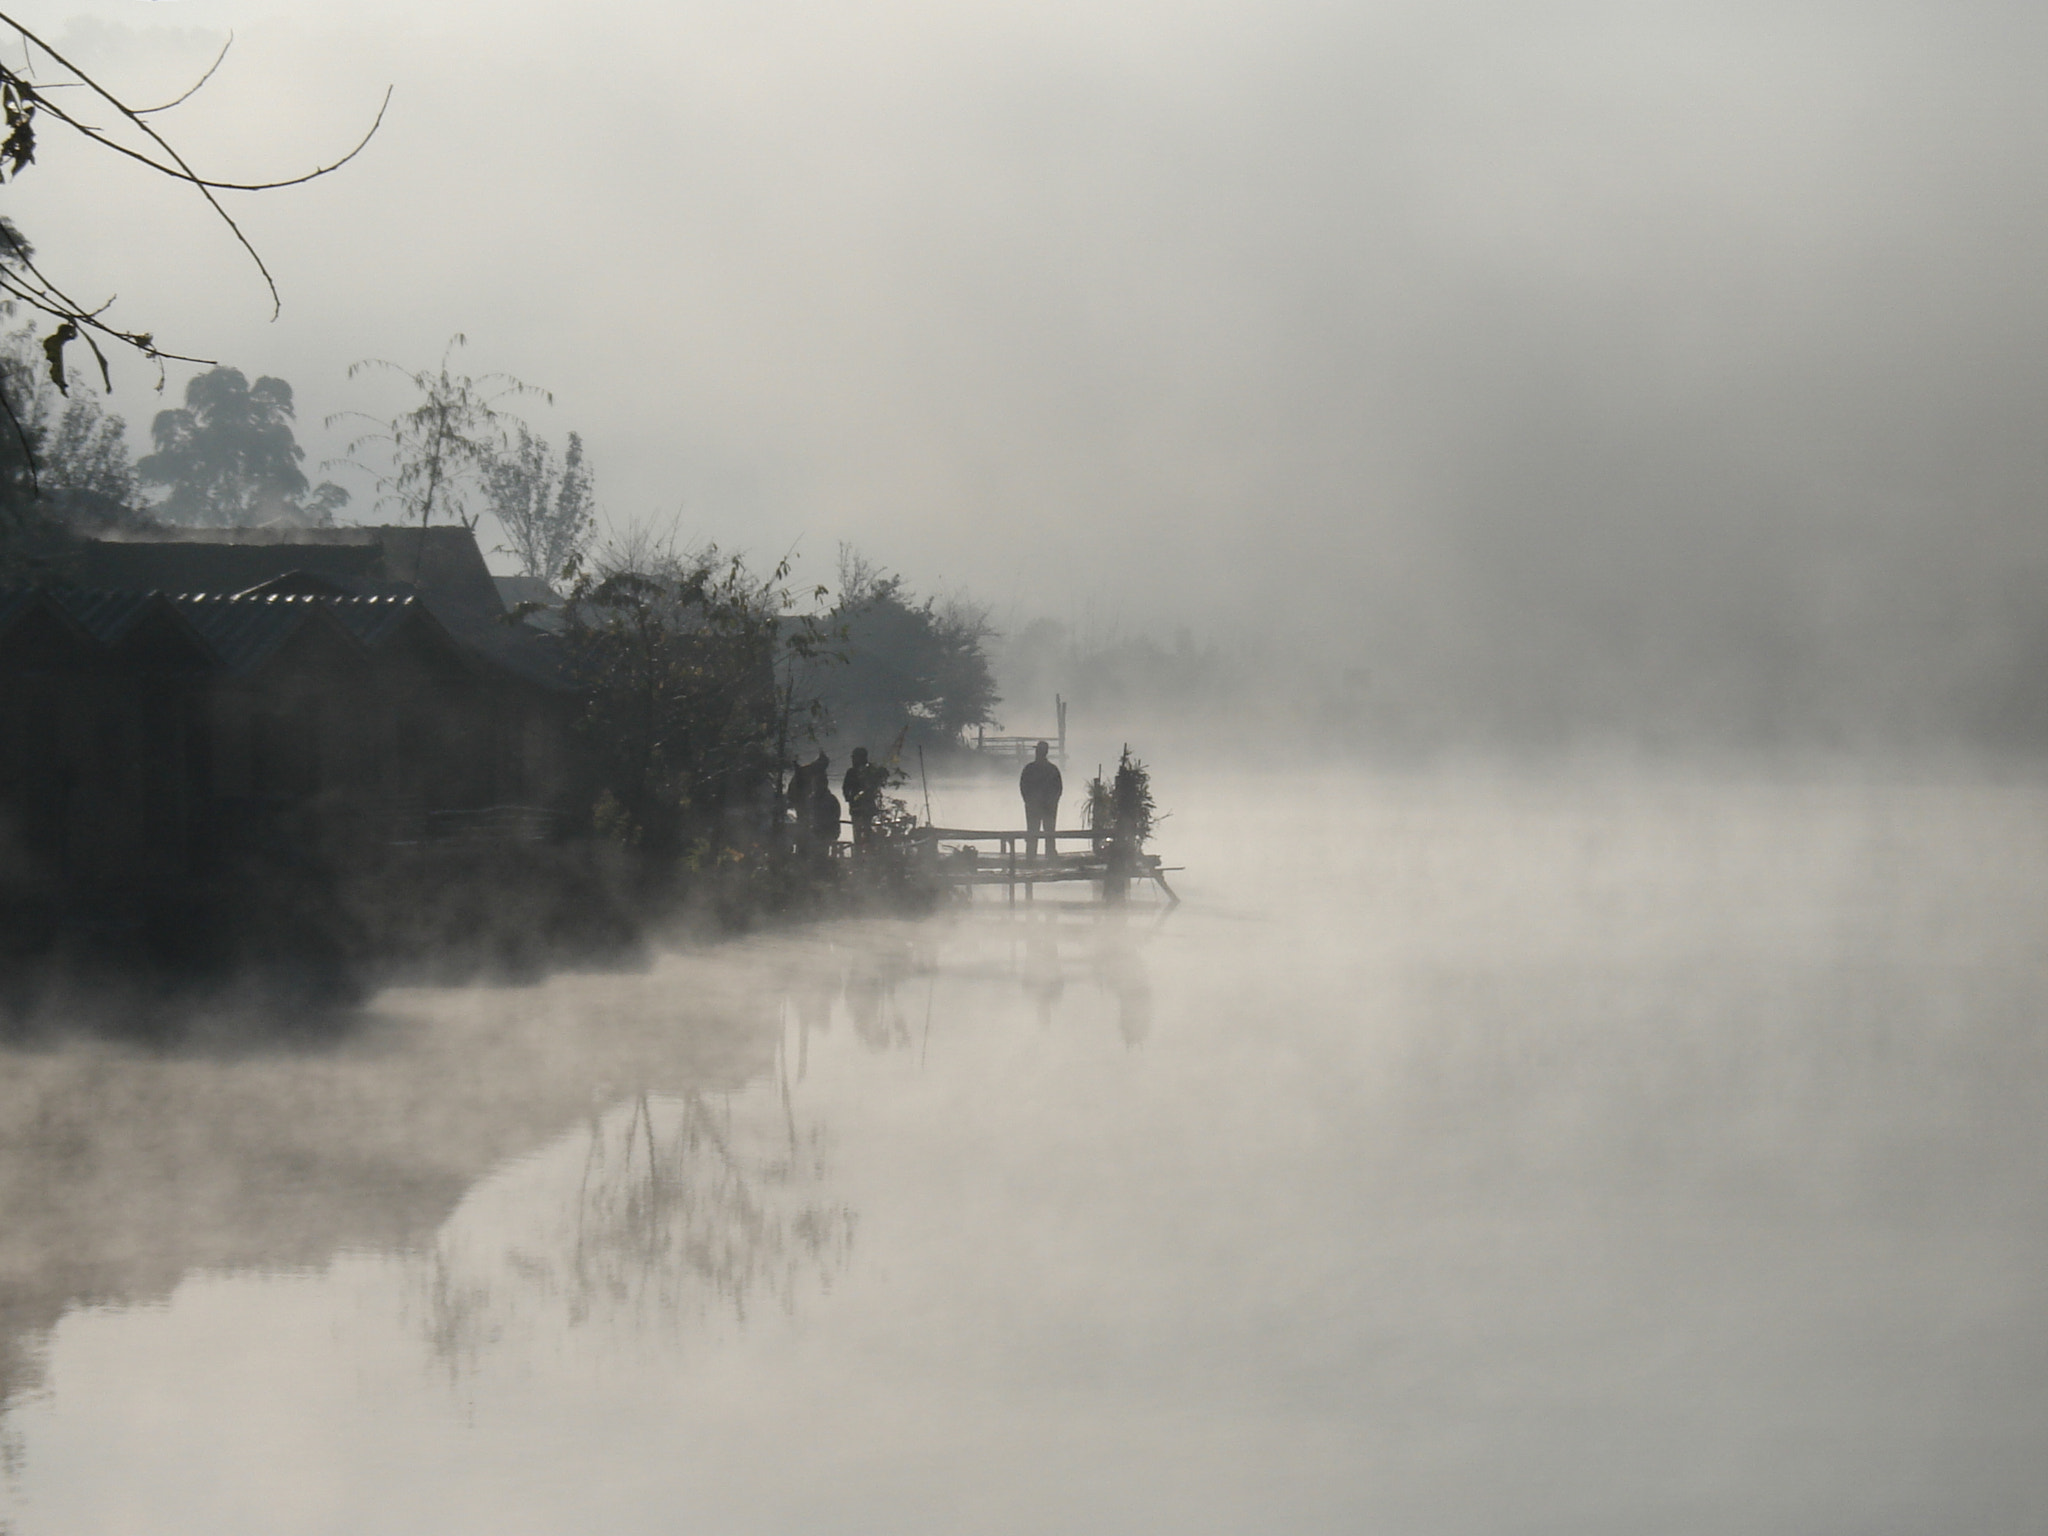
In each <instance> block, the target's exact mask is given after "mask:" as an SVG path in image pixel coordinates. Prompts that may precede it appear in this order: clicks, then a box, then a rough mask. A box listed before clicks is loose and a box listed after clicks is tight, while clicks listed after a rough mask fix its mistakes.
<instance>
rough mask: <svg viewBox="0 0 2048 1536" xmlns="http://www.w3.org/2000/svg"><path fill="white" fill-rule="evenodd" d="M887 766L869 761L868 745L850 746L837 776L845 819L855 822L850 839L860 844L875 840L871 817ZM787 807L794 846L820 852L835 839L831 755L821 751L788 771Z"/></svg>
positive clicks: (839, 822)
mask: <svg viewBox="0 0 2048 1536" xmlns="http://www.w3.org/2000/svg"><path fill="white" fill-rule="evenodd" d="M888 787H889V770H888V769H887V768H886V767H884V766H883V765H882V764H880V763H876V762H871V761H869V758H868V749H867V748H866V747H855V748H854V749H853V762H852V764H851V765H850V766H849V767H848V768H847V770H846V775H845V777H844V778H842V779H841V780H840V781H839V789H840V794H842V795H844V796H845V797H846V799H845V807H844V809H845V812H846V816H845V820H846V821H850V822H852V823H853V843H854V846H855V847H856V848H864V847H866V846H867V845H868V844H869V843H871V842H873V841H874V837H875V818H876V817H877V816H879V815H880V814H881V811H882V791H883V790H884V789H887V788H888ZM787 793H788V797H789V808H790V812H791V815H792V817H793V818H794V830H795V836H796V845H797V851H798V852H799V853H822V852H824V851H825V850H827V849H829V848H830V847H831V846H832V845H833V844H834V843H836V842H838V841H839V829H840V827H841V826H842V825H843V823H842V820H841V817H840V810H841V805H840V796H839V795H835V794H833V793H832V759H831V758H829V757H827V756H826V755H825V754H824V753H823V752H820V753H819V754H818V755H817V756H816V757H815V758H813V759H812V760H811V761H810V762H808V763H798V764H797V765H796V767H795V769H794V770H792V771H791V773H790V776H789V789H788V792H787Z"/></svg>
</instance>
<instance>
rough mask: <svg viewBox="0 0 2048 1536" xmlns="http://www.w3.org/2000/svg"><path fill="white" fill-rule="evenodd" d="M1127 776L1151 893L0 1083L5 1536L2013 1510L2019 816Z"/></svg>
mask: <svg viewBox="0 0 2048 1536" xmlns="http://www.w3.org/2000/svg"><path fill="white" fill-rule="evenodd" d="M939 792H940V797H941V814H942V817H943V818H945V819H953V820H965V819H967V818H968V816H969V815H970V813H971V812H974V811H983V812H984V813H985V814H988V815H1000V814H1003V811H1004V809H1005V807H1006V806H1007V805H1008V803H1009V802H1008V801H1007V800H1006V799H1005V798H1004V796H1003V794H1002V792H1000V791H996V790H970V789H968V788H964V787H961V786H957V785H947V786H940V787H939ZM1159 792H1160V796H1161V799H1162V802H1163V803H1164V804H1165V805H1166V806H1167V808H1168V809H1169V810H1170V811H1171V812H1172V813H1173V816H1172V819H1171V820H1170V821H1169V822H1168V823H1167V824H1166V826H1165V828H1164V830H1163V834H1162V837H1161V840H1160V846H1161V848H1162V849H1163V851H1164V852H1165V854H1166V855H1167V859H1168V862H1169V863H1172V864H1185V865H1186V866H1187V869H1186V872H1185V873H1184V874H1183V875H1179V876H1176V877H1175V878H1176V881H1177V883H1178V886H1179V889H1180V891H1181V893H1182V895H1183V896H1185V897H1186V902H1185V904H1184V905H1183V906H1182V907H1180V908H1179V909H1178V910H1177V911H1174V912H1172V913H1170V914H1166V913H1163V912H1162V911H1161V910H1160V909H1159V908H1158V907H1157V906H1156V905H1143V904H1140V903H1136V902H1134V903H1133V905H1132V906H1131V907H1130V908H1129V909H1128V910H1127V911H1125V912H1123V913H1105V912H1102V911H1100V910H1092V909H1080V908H1076V907H1072V906H1063V905H1062V904H1061V903H1060V902H1056V901H1049V900H1045V899H1041V900H1039V901H1036V902H1034V903H1032V904H1030V906H1028V907H1027V906H1025V905H1022V904H1020V905H1019V906H1018V907H1017V908H1015V909H1014V910H1012V909H1010V908H1007V907H1005V906H1004V905H1002V904H1001V902H1000V900H999V899H998V900H997V901H994V902H988V901H986V900H985V901H984V904H982V905H980V906H978V907H976V908H975V909H974V910H972V911H971V912H954V913H949V914H947V915H944V916H940V917H937V918H934V919H931V920H929V921H925V922H900V921H882V920H868V921H844V922H835V923H829V924H821V925H816V926H812V927H798V928H792V929H788V930H783V931H779V932H774V933H768V934H761V935H756V936H752V937H748V938H744V939H739V940H734V941H731V942H728V943H724V944H716V945H702V946H696V947H691V948H688V949H684V950H678V951H675V952H670V953H666V954H664V955H663V956H662V957H661V958H660V959H659V960H658V961H657V962H656V963H655V964H653V965H652V966H651V968H649V969H647V970H645V971H643V972H638V973H627V974H588V975H563V976H557V977H555V978H553V979H551V980H549V981H546V982H544V983H542V984H539V985H534V986H526V987H516V988H514V987H504V988H493V987H477V988H471V989H464V990H443V991H433V990H426V989H418V990H405V991H397V992H392V993H387V994H385V995H383V996H381V997H380V998H378V999H377V1000H376V1002H375V1003H374V1004H373V1005H372V1006H371V1007H370V1008H369V1009H368V1010H367V1011H366V1013H365V1015H364V1017H363V1018H362V1019H361V1020H360V1021H359V1022H358V1023H357V1025H356V1026H355V1027H354V1028H353V1029H351V1030H349V1031H348V1032H346V1033H345V1034H343V1035H341V1036H340V1037H339V1038H337V1039H334V1040H332V1041H329V1042H326V1043H324V1044H319V1045H315V1046H301V1047H293V1048H275V1047H272V1048H265V1047H258V1046H253V1045H249V1044H246V1043H245V1044H241V1045H233V1044H228V1043H222V1044H219V1045H217V1046H209V1047H206V1048H195V1049H191V1050H185V1051H181V1052H176V1053H167V1054H154V1055H153V1054H150V1053H147V1052H143V1051H140V1050H136V1049H132V1048H128V1047H122V1046H117V1045H112V1044H105V1043H70V1044H61V1045H46V1046H41V1047H37V1048H33V1049H30V1048H18V1049H13V1050H10V1051H7V1052H6V1053H4V1055H0V1069H4V1075H0V1394H4V1398H0V1529H4V1530H5V1531H6V1532H8V1533H9V1536H43V1533H64V1536H98V1533H114V1532H123V1533H127V1532H151V1533H157V1532H167V1533H183V1532H193V1533H199V1532H204V1533H207V1536H240V1533H250V1536H255V1533H263V1536H279V1533H301V1532H304V1533H316V1532H317V1533H330V1532H331V1533H342V1532H347V1533H351V1536H360V1533H376V1532H390V1533H401V1532H403V1533H418V1532H429V1531H431V1532H450V1533H471V1532H474V1533H478V1536H483V1533H491V1536H506V1533H565V1532H584V1531H606V1532H612V1533H635V1532H648V1533H654V1532H664V1533H666V1532H675V1531H706V1532H720V1533H725V1532H733V1533H747V1532H764V1533H767V1532H774V1533H781V1532H805V1533H821V1532H823V1533H829V1532H876V1533H881V1532H890V1533H902V1532H929V1533H941V1532H945V1533H952V1532H1020V1533H1021V1532H1051V1531H1080V1532H1088V1531H1103V1532H1139V1531H1143V1532H1175V1533H1180V1532H1261V1533H1264V1532H1276V1531H1278V1532H1318V1533H1321V1532H1354V1531H1372V1532H1378V1531H1384V1532H1399V1533H1466V1532H1471V1533H1481V1532H1485V1533H1497V1532H1556V1533H1560V1536H1562V1533H1567V1532H1569V1533H1573V1536H1585V1533H1592V1532H1599V1533H1615V1536H1624V1533H1626V1536H1639V1533H1644V1532H1659V1533H1672V1532H1683V1533H1691V1532H1698V1533H1703V1536H1704V1533H1716V1536H1720V1533H1727V1532H1733V1531H1740V1532H1744V1533H1763V1532H1783V1533H1788V1536H1790V1533H1798V1536H1813V1533H1821V1532H1842V1533H1850V1532H1856V1533H1869V1532H1894V1531H1896V1532H1902V1533H1904V1532H1925V1531H1931V1530H1937V1529H1940V1530H1955V1531H1964V1532H1972V1533H1977V1532H2015V1533H2017V1532H2022V1531H2028V1532H2031V1531H2034V1530H2038V1529H2039V1528H2040V1520H2041V1512H2042V1511H2043V1509H2044V1508H2048V1454H2044V1451H2048V1213H2044V1210H2043V1204H2044V1194H2043V1190H2044V1183H2043V1170H2044V1161H2048V1113H2044V1108H2048V1099H2044V1090H2048V1033H2044V1022H2048V1021H2044V1004H2048V946H2044V931H2043V918H2044V913H2048V791H2044V790H2043V789H2041V788H2039V787H2035V786H2028V785H2001V784H1988V783H1964V782H1953V783H1934V782H1917V783H1882V782H1853V783H1844V782H1829V781H1826V780H1824V779H1818V778H1816V779H1814V780H1811V781H1796V782H1795V781H1789V780H1784V779H1779V780H1764V779H1755V780H1745V781H1734V780H1710V779H1707V778H1704V777H1702V778H1693V779H1687V778H1680V777H1668V776H1667V777H1644V776H1634V777H1630V776H1619V775H1617V776H1594V777H1580V778H1570V777H1565V776H1559V777H1557V778H1554V779H1548V780H1536V779H1530V778H1509V777H1488V776H1484V775H1473V776H1458V775H1449V776H1422V775H1416V776H1413V777H1400V776H1384V777H1375V778H1366V777H1360V778H1357V779H1352V780H1301V781H1298V782H1293V783H1281V784H1276V783H1274V782H1272V781H1270V780H1255V779H1251V778H1244V779H1234V778H1230V777H1227V776H1222V775H1218V776H1216V777H1214V778H1211V779H1207V780H1203V781H1201V782H1198V783H1193V784H1189V783H1185V782H1176V781H1175V780H1174V778H1173V776H1172V775H1171V774H1168V773H1162V774H1161V775H1160V780H1159ZM1006 819H1010V818H1006ZM985 894H986V893H985ZM1066 894H1067V895H1068V896H1069V897H1071V894H1072V893H1071V892H1069V893H1066Z"/></svg>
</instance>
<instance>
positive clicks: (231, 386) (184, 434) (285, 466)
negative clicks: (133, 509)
mask: <svg viewBox="0 0 2048 1536" xmlns="http://www.w3.org/2000/svg"><path fill="white" fill-rule="evenodd" d="M295 414H296V413H295V412H294V410H293V406H292V387H291V385H289V384H287V383H286V382H285V381H284V380H283V379H274V378H260V379H258V380H257V381H256V382H255V383H254V384H253V385H252V384H251V383H250V382H249V381H248V379H247V378H245V377H244V376H243V374H242V371H241V370H240V369H239V368H212V369H209V370H208V371H207V372H205V373H202V374H199V375H197V376H196V377H195V378H193V379H192V380H191V381H190V382H188V383H187V384H186V385H185V405H184V408H183V409H182V410H171V411H159V412H157V417H156V420H155V422H154V423H152V424H151V427H150V436H151V437H152V438H154V439H155V441H156V452H155V453H152V454H149V455H147V456H146V457H144V458H143V460H142V461H141V463H139V464H138V465H136V469H137V471H138V473H139V474H140V476H141V479H142V482H143V483H144V484H145V485H160V486H165V487H168V489H169V494H168V495H166V496H165V497H164V499H163V500H162V501H160V502H158V503H157V505H156V507H155V508H154V511H155V512H156V514H157V515H158V516H159V517H161V518H163V519H164V520H165V521H166V522H173V523H186V524H191V525H195V526H204V527H217V528H254V527H261V526H263V525H265V524H271V523H296V524H302V525H303V524H313V523H331V522H333V521H334V514H335V512H336V510H338V509H339V508H340V507H342V506H343V505H345V504H346V503H347V501H348V492H347V491H345V490H343V489H342V488H341V487H340V486H338V485H335V484H334V483H333V482H332V481H322V482H321V483H320V485H318V486H317V487H316V486H313V485H311V484H310V483H309V482H308V481H307V479H306V475H305V471H304V470H302V469H300V468H299V464H300V461H301V460H303V459H304V458H305V457H306V451H305V449H303V448H301V447H300V446H299V444H298V439H297V438H296V436H294V434H293V432H292V419H293V417H294V415H295Z"/></svg>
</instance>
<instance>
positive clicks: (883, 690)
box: [822, 546, 1001, 742]
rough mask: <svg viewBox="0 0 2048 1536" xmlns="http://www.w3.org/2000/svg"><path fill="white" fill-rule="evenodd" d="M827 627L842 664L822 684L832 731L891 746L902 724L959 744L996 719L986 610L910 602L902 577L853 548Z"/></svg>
mask: <svg viewBox="0 0 2048 1536" xmlns="http://www.w3.org/2000/svg"><path fill="white" fill-rule="evenodd" d="M830 621H831V623H832V624H833V625H834V626H835V627H837V628H838V629H839V630H840V632H841V635H842V645H843V650H844V653H845V658H846V664H845V665H844V666H843V667H839V668H835V669H834V670H833V671H832V672H831V673H830V674H828V675H827V676H826V677H825V678H824V680H823V688H822V691H823V694H824V698H825V704H826V708H827V710H828V711H829V713H830V716H831V719H832V723H833V726H834V728H835V729H836V730H837V731H838V732H839V734H840V735H841V736H843V737H846V738H849V739H852V740H864V741H887V740H891V739H893V738H894V737H895V736H896V735H897V734H898V733H899V732H901V731H902V730H903V729H904V727H905V726H906V725H908V726H910V727H911V728H912V730H913V732H919V731H920V729H921V732H922V733H923V734H926V735H927V736H928V738H929V739H933V740H938V741H946V742H952V741H957V740H958V739H959V738H960V736H961V734H962V733H963V732H966V731H969V730H972V729H973V728H974V727H975V726H977V725H985V724H988V723H989V722H990V721H991V720H993V719H994V710H995V706H996V705H997V704H998V703H999V702H1001V701H1000V699H999V698H998V696H997V694H996V688H995V678H994V676H993V674H992V673H991V672H990V670H989V663H988V655H987V649H986V645H987V641H988V640H989V638H990V637H991V636H992V635H993V633H994V630H993V628H992V627H991V626H990V624H989V622H988V613H987V611H986V610H985V609H982V608H979V607H976V606H975V605H973V604H971V603H967V602H964V601H959V600H955V601H951V602H947V603H940V602H939V601H938V600H937V599H935V598H926V599H925V600H924V601H923V602H918V601H916V600H915V599H914V598H913V597H912V596H911V594H909V593H908V592H906V591H905V590H904V587H903V578H902V577H901V576H897V575H892V574H890V573H889V572H886V571H884V570H882V569H881V568H880V567H878V566H875V565H873V564H871V563H870V562H869V561H868V560H866V559H865V558H863V557H862V556H861V555H860V554H859V553H858V552H856V551H855V550H853V549H852V548H851V547H847V546H842V547H841V549H840V551H839V597H838V602H837V604H836V606H835V607H834V608H833V610H832V613H831V616H830Z"/></svg>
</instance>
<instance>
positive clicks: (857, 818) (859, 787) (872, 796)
mask: <svg viewBox="0 0 2048 1536" xmlns="http://www.w3.org/2000/svg"><path fill="white" fill-rule="evenodd" d="M888 782H889V770H888V769H886V768H884V767H882V766H881V764H879V763H871V762H869V761H868V749H867V748H866V747H855V748H854V749H853V763H852V766H850V767H849V768H848V769H847V770H846V777H845V779H843V780H842V781H841V782H840V785H839V788H840V790H841V792H842V793H844V794H845V796H846V819H847V820H848V821H850V822H852V823H853V842H854V846H855V847H857V848H864V847H866V846H867V845H868V844H869V843H870V842H872V841H873V840H874V836H875V817H876V816H877V815H879V814H880V813H881V809H882V786H883V785H885V784H887V783H888Z"/></svg>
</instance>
